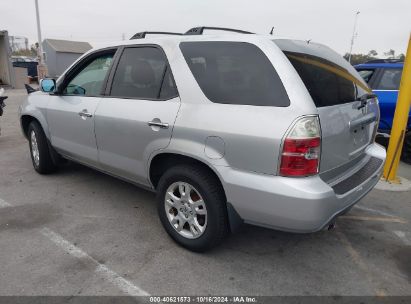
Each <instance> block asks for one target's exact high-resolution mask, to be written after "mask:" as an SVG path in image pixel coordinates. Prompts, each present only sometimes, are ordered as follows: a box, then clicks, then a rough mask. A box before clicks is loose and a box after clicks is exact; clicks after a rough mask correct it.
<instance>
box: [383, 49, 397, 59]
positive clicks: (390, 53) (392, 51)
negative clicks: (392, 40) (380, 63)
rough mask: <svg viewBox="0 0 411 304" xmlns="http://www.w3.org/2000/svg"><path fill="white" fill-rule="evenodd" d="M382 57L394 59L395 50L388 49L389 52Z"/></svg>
mask: <svg viewBox="0 0 411 304" xmlns="http://www.w3.org/2000/svg"><path fill="white" fill-rule="evenodd" d="M384 55H385V56H387V57H388V58H395V50H393V49H390V50H389V51H387V52H385V53H384Z"/></svg>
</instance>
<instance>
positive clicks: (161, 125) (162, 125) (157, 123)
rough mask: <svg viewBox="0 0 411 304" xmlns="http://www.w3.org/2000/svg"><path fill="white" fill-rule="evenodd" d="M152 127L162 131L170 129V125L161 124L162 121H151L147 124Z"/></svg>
mask: <svg viewBox="0 0 411 304" xmlns="http://www.w3.org/2000/svg"><path fill="white" fill-rule="evenodd" d="M147 124H148V125H149V126H150V127H159V128H161V129H168V123H165V122H161V121H153V120H152V121H149V122H148V123H147Z"/></svg>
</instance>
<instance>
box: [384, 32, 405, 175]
mask: <svg viewBox="0 0 411 304" xmlns="http://www.w3.org/2000/svg"><path fill="white" fill-rule="evenodd" d="M410 105H411V35H410V39H409V41H408V49H407V54H406V56H405V62H404V69H403V71H402V77H401V84H400V91H399V92H398V101H397V106H396V107H395V113H394V120H393V123H392V130H391V137H390V143H389V145H388V151H387V159H386V162H385V166H384V179H387V180H388V181H389V182H394V183H395V182H397V183H398V178H397V169H398V165H399V163H400V156H401V150H402V146H403V144H404V136H405V132H406V129H407V121H408V113H409V112H410Z"/></svg>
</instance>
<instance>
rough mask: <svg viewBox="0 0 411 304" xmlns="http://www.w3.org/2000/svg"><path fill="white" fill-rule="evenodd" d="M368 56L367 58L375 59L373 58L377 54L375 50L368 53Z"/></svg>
mask: <svg viewBox="0 0 411 304" xmlns="http://www.w3.org/2000/svg"><path fill="white" fill-rule="evenodd" d="M368 56H369V57H375V56H378V53H377V51H376V50H371V51H369V52H368Z"/></svg>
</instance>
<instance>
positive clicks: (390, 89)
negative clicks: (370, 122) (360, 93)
mask: <svg viewBox="0 0 411 304" xmlns="http://www.w3.org/2000/svg"><path fill="white" fill-rule="evenodd" d="M403 67H404V62H403V61H401V60H392V59H378V60H372V61H369V62H367V63H364V64H359V65H356V66H355V68H356V69H357V71H358V72H359V73H360V75H361V76H362V77H363V78H364V80H365V81H366V82H367V83H368V85H369V86H370V87H371V88H372V90H373V92H374V93H375V94H376V95H377V96H378V100H379V104H380V112H381V119H380V124H379V126H378V134H377V136H378V137H377V140H379V142H380V143H382V144H384V145H388V138H389V135H390V134H391V128H392V122H393V119H394V111H395V106H396V105H397V99H398V90H399V87H400V81H401V75H402V70H403ZM410 118H411V112H410V114H409V119H408V126H407V130H410V129H411V119H410ZM402 160H403V161H405V162H407V163H409V164H411V133H410V132H408V133H406V136H405V139H404V146H403V150H402Z"/></svg>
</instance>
